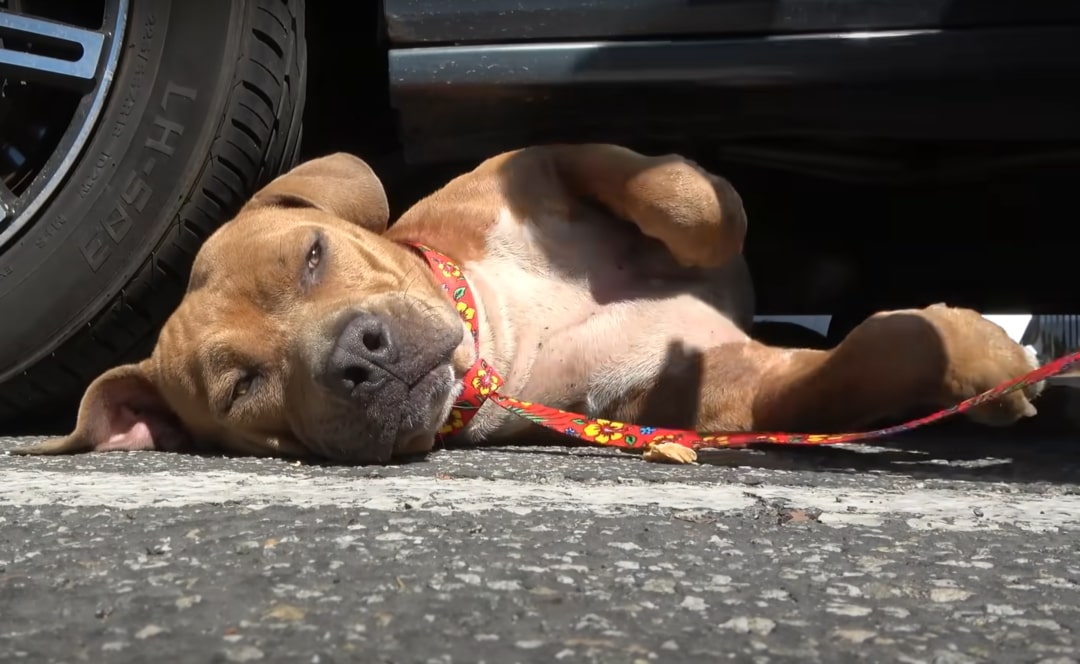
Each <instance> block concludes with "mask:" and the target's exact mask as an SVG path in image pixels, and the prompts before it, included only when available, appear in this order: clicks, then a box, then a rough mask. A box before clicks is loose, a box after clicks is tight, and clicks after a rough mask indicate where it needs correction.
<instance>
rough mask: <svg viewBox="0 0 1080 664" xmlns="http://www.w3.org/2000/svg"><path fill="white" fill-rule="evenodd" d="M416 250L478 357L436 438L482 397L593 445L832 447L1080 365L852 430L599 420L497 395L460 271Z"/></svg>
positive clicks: (1067, 362)
mask: <svg viewBox="0 0 1080 664" xmlns="http://www.w3.org/2000/svg"><path fill="white" fill-rule="evenodd" d="M414 246H416V248H417V249H419V250H420V253H421V254H422V255H423V257H424V259H425V260H427V262H428V265H429V266H430V267H431V270H432V273H433V274H434V275H435V279H436V280H437V281H438V282H439V284H440V286H441V287H442V289H443V291H445V292H446V295H447V297H449V298H450V300H451V301H452V302H453V303H454V306H455V307H456V308H457V311H458V313H459V314H460V315H461V319H462V320H463V321H464V322H465V324H466V325H467V326H468V328H469V332H470V333H471V334H472V336H473V341H474V343H475V344H476V355H477V359H476V362H475V363H474V364H473V366H472V367H471V368H470V369H469V371H468V372H467V373H466V374H465V378H464V382H465V390H464V391H463V392H462V394H461V396H460V397H458V400H457V402H455V403H454V407H453V408H452V409H451V411H450V417H449V419H448V420H447V422H446V424H445V425H444V426H443V428H442V429H441V430H440V432H439V434H440V436H448V435H452V434H454V433H456V432H458V431H460V430H462V429H464V428H465V427H466V426H467V425H468V423H469V421H470V420H471V419H472V418H473V417H474V416H475V415H476V413H477V411H479V410H480V407H481V406H482V405H483V404H484V402H485V401H491V402H493V403H495V404H496V405H498V406H500V407H502V408H504V409H506V410H507V411H509V412H511V413H513V414H515V415H517V416H519V417H523V418H525V419H526V420H529V421H530V422H533V423H535V424H539V425H540V426H542V427H546V428H548V429H551V430H552V431H557V432H559V433H561V434H563V435H565V436H570V437H572V438H577V439H579V440H581V441H583V442H586V443H591V444H593V445H604V446H607V447H618V448H622V449H642V450H644V449H647V448H648V447H649V446H651V445H653V444H658V443H676V444H678V445H682V446H683V447H689V448H691V449H695V450H697V449H708V448H722V447H742V446H745V445H751V444H754V443H770V444H780V445H835V444H837V443H851V442H855V441H862V440H872V439H876V438H884V437H886V436H892V435H895V434H898V433H902V432H904V431H911V430H912V429H917V428H919V427H922V426H925V425H927V424H930V423H932V422H937V421H939V420H943V419H945V418H947V417H952V416H953V415H956V414H958V413H963V412H965V411H968V410H971V409H972V408H974V407H975V406H978V405H979V404H982V403H986V402H987V401H992V400H994V399H997V398H999V397H1002V396H1005V395H1006V394H1009V393H1010V392H1014V391H1016V390H1021V389H1024V388H1025V387H1027V386H1029V385H1032V384H1034V383H1038V382H1039V381H1041V380H1045V379H1046V378H1049V377H1051V376H1056V375H1058V374H1061V373H1064V372H1066V371H1068V370H1070V369H1072V368H1074V367H1075V366H1077V365H1078V364H1080V351H1076V352H1073V353H1069V354H1068V355H1065V356H1063V357H1059V358H1058V359H1056V360H1054V361H1052V362H1049V363H1047V364H1044V365H1043V366H1041V367H1039V368H1038V369H1035V370H1034V371H1030V372H1028V373H1026V374H1024V375H1023V376H1020V377H1019V378H1015V379H1013V380H1010V381H1007V382H1005V383H1002V384H1001V385H998V386H996V387H993V388H991V389H989V390H987V391H985V392H983V393H982V394H978V395H975V396H973V397H971V398H970V399H967V400H965V401H962V402H960V403H958V404H957V405H955V406H953V407H951V408H946V409H944V410H939V411H937V412H936V413H931V414H930V415H926V416H925V417H920V418H917V419H914V420H909V421H907V422H904V423H902V424H896V425H893V426H889V427H885V428H883V429H874V430H873V431H862V432H852V433H754V432H746V433H715V434H703V433H699V432H696V431H685V430H682V429H665V428H661V427H647V426H639V425H637V424H629V423H626V422H616V421H612V420H605V419H600V418H595V419H594V418H589V417H586V416H584V415H580V414H578V413H571V412H567V411H565V410H559V409H558V408H551V407H549V406H544V405H541V404H537V403H532V402H529V401H521V400H518V399H515V398H513V397H508V396H506V395H503V394H500V393H499V391H498V390H499V387H501V386H502V384H503V380H502V378H501V377H500V376H499V374H498V373H497V372H496V371H495V369H494V368H493V367H491V366H490V365H489V364H488V363H487V362H486V361H485V360H484V359H482V358H481V357H480V331H479V325H478V322H479V321H478V320H477V313H476V299H475V298H474V297H473V294H472V289H471V288H469V284H468V282H467V281H466V280H465V275H464V274H462V272H461V269H460V268H458V267H457V266H456V265H454V263H453V262H452V261H451V260H450V259H449V258H447V257H446V256H444V255H443V254H440V253H439V252H437V251H435V250H433V249H431V248H430V247H427V246H424V245H421V244H416V245H414Z"/></svg>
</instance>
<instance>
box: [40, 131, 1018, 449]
mask: <svg viewBox="0 0 1080 664" xmlns="http://www.w3.org/2000/svg"><path fill="white" fill-rule="evenodd" d="M387 217H388V207H387V202H386V198H385V194H384V193H383V188H382V185H381V184H380V182H379V180H378V179H377V178H376V176H375V175H374V173H372V171H371V170H370V169H369V168H368V167H367V165H366V164H364V163H363V162H362V161H360V160H359V159H357V158H355V157H352V156H348V155H344V154H336V155H332V156H329V157H325V158H322V159H316V160H314V161H310V162H308V163H305V164H302V165H300V166H298V167H297V168H296V169H294V170H293V171H291V172H289V173H287V174H285V175H283V176H281V177H279V178H278V179H276V180H275V181H273V182H272V183H270V184H269V185H268V186H267V187H266V188H264V189H263V190H262V191H260V192H259V193H258V194H256V195H255V197H254V198H253V199H252V200H251V201H250V202H249V203H248V204H247V205H246V206H245V207H244V208H243V209H242V210H241V211H240V213H239V214H238V215H237V217H236V218H235V219H233V220H232V221H230V222H229V223H227V224H225V225H224V226H223V227H222V228H221V229H220V230H218V231H217V232H216V233H215V234H214V235H213V236H212V237H211V238H210V239H209V240H207V242H206V244H205V246H203V248H202V250H201V251H200V252H199V254H198V256H197V258H196V260H195V264H194V267H193V270H192V275H191V281H190V285H189V288H188V291H187V294H186V296H185V298H184V300H183V302H182V303H181V304H180V306H179V308H178V309H177V310H176V312H175V313H174V314H173V315H172V317H171V318H170V319H169V320H168V321H167V323H166V324H165V326H164V328H163V330H162V332H161V335H160V338H159V340H158V343H157V346H156V348H155V349H154V351H153V353H152V355H151V357H150V358H148V359H147V360H145V361H143V362H140V363H138V364H133V365H127V366H121V367H117V368H115V369H112V370H111V371H108V372H106V373H105V374H103V375H102V376H100V377H99V378H98V379H97V380H95V381H94V382H93V384H92V385H91V386H90V387H89V389H88V390H87V392H86V395H85V396H84V398H83V401H82V405H81V408H80V410H79V420H78V425H77V427H76V430H75V431H74V433H72V434H71V435H69V436H67V437H65V438H60V439H56V440H51V441H47V442H45V443H42V444H41V445H39V446H36V447H33V448H30V449H28V450H24V451H25V452H30V453H65V452H80V451H91V450H134V449H160V450H177V451H188V450H190V451H219V452H231V453H245V454H256V455H281V456H293V455H298V456H310V457H321V458H326V459H331V460H336V461H341V462H350V463H366V462H386V461H388V460H389V459H391V457H395V456H400V455H405V454H416V453H423V452H426V451H428V450H430V449H431V448H432V446H433V444H434V441H435V436H436V432H437V431H438V429H439V427H440V426H441V425H442V423H443V422H444V421H445V420H446V418H447V414H448V412H449V410H450V407H451V405H452V403H453V401H454V399H455V397H456V396H457V394H458V393H459V391H460V389H461V388H460V381H461V378H462V376H463V375H464V373H465V372H466V370H468V368H469V367H470V366H471V365H472V363H473V362H474V360H475V350H474V347H473V344H472V340H471V339H470V338H469V335H467V334H466V333H465V332H464V329H465V328H464V325H463V323H462V321H461V319H460V318H459V315H458V313H457V311H456V310H455V308H454V307H453V306H452V304H451V303H450V302H449V300H447V299H446V298H445V296H444V295H443V293H442V292H441V291H440V290H439V288H438V286H437V285H436V282H435V280H434V279H433V277H432V275H431V273H430V272H429V269H428V267H427V266H426V265H425V263H424V262H423V260H422V258H421V257H420V256H419V255H418V254H417V252H416V251H414V250H413V249H411V248H409V247H408V246H407V245H406V244H405V243H407V242H422V243H424V244H427V245H429V246H431V247H433V248H435V249H437V250H438V251H440V252H442V253H444V254H446V255H448V256H449V257H450V258H451V259H453V260H454V261H455V262H457V263H458V264H459V265H460V266H462V269H463V271H464V273H465V274H466V276H467V277H468V279H469V281H470V283H471V285H472V288H473V290H474V291H475V294H476V297H477V300H478V302H477V309H478V311H477V314H478V316H479V317H480V321H481V323H480V325H481V336H480V339H481V353H482V354H483V355H484V357H485V358H486V359H487V360H488V361H489V362H491V363H492V364H494V366H495V367H496V368H497V369H498V370H499V371H500V372H501V373H502V375H503V377H504V378H505V380H506V384H505V386H504V390H503V391H504V392H505V393H506V394H509V395H512V396H516V397H518V398H521V399H527V400H531V401H536V402H540V403H544V404H546V405H549V406H555V407H560V408H565V409H570V410H578V411H584V412H586V413H588V414H589V415H591V416H600V417H608V418H614V419H619V420H624V421H632V422H636V423H640V424H649V425H656V426H669V427H680V428H688V427H692V428H697V429H699V430H706V431H733V430H774V431H775V430H799V431H812V430H824V431H833V430H851V429H854V428H857V427H861V426H864V425H867V424H870V423H872V422H874V421H876V420H878V419H881V418H888V417H892V416H899V415H902V414H904V413H907V412H908V411H911V410H912V409H920V408H937V407H941V406H947V405H952V404H955V403H956V402H958V401H959V400H961V399H964V398H966V397H969V396H972V395H974V394H976V393H978V392H980V391H982V390H984V389H986V388H989V387H991V386H993V385H995V384H997V383H998V382H1000V381H1002V380H1005V379H1008V378H1012V377H1015V376H1018V375H1020V374H1022V373H1025V372H1027V371H1028V370H1029V369H1031V368H1032V366H1033V363H1032V360H1031V358H1029V356H1028V355H1027V354H1026V353H1025V351H1024V350H1023V349H1022V348H1021V347H1020V346H1018V345H1017V344H1015V343H1014V342H1013V341H1011V340H1010V339H1009V338H1008V336H1007V335H1006V334H1005V332H1004V331H1003V330H1002V329H1001V328H999V327H997V326H996V325H994V324H992V323H990V322H988V321H986V320H985V319H983V318H982V317H981V316H979V314H977V313H976V312H973V311H970V310H961V309H954V308H948V307H946V306H944V305H935V306H932V307H929V308H926V309H921V310H909V311H902V312H890V313H882V314H878V315H876V316H873V317H871V318H870V319H869V320H867V321H866V322H864V323H863V324H861V325H860V326H859V327H857V328H856V329H855V330H853V331H852V332H851V334H850V335H849V336H848V337H847V338H846V339H845V340H844V341H843V342H842V343H841V344H840V345H839V346H838V347H836V348H835V349H833V350H831V351H816V350H789V349H780V348H772V347H768V346H765V345H762V344H760V343H758V342H755V341H753V340H751V339H750V338H749V337H748V336H747V334H746V331H745V330H746V329H747V328H748V326H749V325H750V322H751V319H752V314H753V311H752V306H753V295H752V288H751V283H750V277H749V274H748V272H747V269H746V266H745V263H744V261H743V258H742V255H741V251H742V245H743V239H744V236H745V234H746V217H745V214H744V212H743V207H742V201H741V200H740V198H739V196H738V194H737V193H736V192H735V190H734V189H733V188H732V187H731V185H730V184H728V182H726V181H725V180H723V179H721V178H719V177H716V176H713V175H710V174H708V173H706V172H704V171H702V170H701V169H700V168H698V167H697V166H696V165H695V164H693V163H690V162H688V161H686V160H684V159H682V158H680V157H677V156H664V157H646V156H642V155H640V154H637V153H635V152H632V151H629V150H626V149H623V148H619V147H616V146H610V145H577V146H548V147H533V148H527V149H524V150H519V151H515V152H510V153H506V154H503V155H500V156H498V157H495V158H493V159H489V160H487V161H486V162H484V163H482V164H481V165H480V166H479V167H477V168H476V169H475V170H473V171H472V172H470V173H467V174H465V175H462V176H460V177H458V178H456V179H454V180H453V181H451V182H450V183H449V184H448V185H446V186H445V187H444V188H443V189H441V190H440V191H438V192H436V193H435V194H433V195H431V196H429V197H428V198H426V199H424V200H423V201H421V202H420V203H418V204H417V205H415V206H414V207H413V208H412V209H411V210H409V211H408V212H407V213H406V214H405V215H404V216H403V217H402V218H401V219H400V221H398V222H397V223H396V224H394V225H393V226H392V227H391V228H390V229H389V230H387V221H388V219H387ZM1037 391H1038V390H1037V389H1036V390H1031V391H1029V392H1028V393H1027V394H1023V393H1014V394H1012V395H1010V396H1008V397H1007V398H1005V399H1003V400H1001V401H998V402H995V403H992V404H987V405H985V406H983V407H981V408H980V409H978V410H977V411H975V412H973V413H972V416H973V417H974V418H975V419H977V420H980V421H984V422H987V423H991V424H1008V423H1011V422H1013V421H1015V420H1017V419H1018V418H1021V417H1025V416H1031V415H1034V414H1035V408H1034V407H1033V406H1032V405H1031V403H1030V400H1029V399H1031V398H1034V396H1035V395H1036V394H1037ZM530 426H532V425H530V424H528V423H527V422H525V421H524V420H521V419H518V418H515V417H513V416H511V415H508V414H507V413H505V412H503V411H502V410H500V409H499V408H498V407H497V406H495V405H494V404H487V405H486V406H485V407H484V408H483V409H482V410H481V411H480V413H479V415H478V416H477V417H476V418H475V419H474V420H473V421H472V423H471V424H470V425H469V427H468V428H467V429H466V430H465V431H464V432H463V433H462V435H461V439H463V440H464V441H466V442H472V443H479V442H498V441H505V440H507V439H511V438H521V437H528V439H529V440H536V438H535V436H536V434H537V432H536V431H533V430H530V429H529V427H530Z"/></svg>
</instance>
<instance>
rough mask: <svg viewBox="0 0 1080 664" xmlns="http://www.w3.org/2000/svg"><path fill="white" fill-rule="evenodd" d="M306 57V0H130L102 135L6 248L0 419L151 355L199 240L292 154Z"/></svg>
mask: <svg viewBox="0 0 1080 664" xmlns="http://www.w3.org/2000/svg"><path fill="white" fill-rule="evenodd" d="M306 57H307V56H306V47H305V41H304V3H303V0H233V1H231V2H216V1H214V2H211V1H209V0H129V5H128V13H127V20H126V27H125V29H124V31H123V45H122V51H121V55H120V56H119V60H118V64H117V67H116V69H115V72H114V75H113V80H112V83H111V87H110V88H109V92H108V97H107V100H106V101H105V103H104V106H103V107H102V110H101V112H100V115H99V118H98V121H97V123H96V125H95V126H94V128H93V133H92V134H91V135H90V137H89V138H88V139H87V141H86V142H85V144H84V146H83V148H82V150H81V151H80V154H79V155H78V158H77V161H76V162H75V163H74V164H73V165H72V166H71V168H70V171H69V172H68V174H67V175H66V177H65V178H64V179H63V180H62V183H61V184H60V185H59V186H58V188H57V189H56V191H55V193H54V194H53V195H52V196H51V198H50V199H49V200H48V202H47V203H46V204H45V205H44V206H43V207H42V208H41V209H40V210H39V212H38V213H37V214H36V216H35V217H34V218H33V219H32V221H31V223H29V224H27V225H26V227H25V228H24V229H23V230H22V231H21V235H20V236H19V237H17V238H16V239H15V240H14V241H12V242H9V243H7V245H6V246H4V247H3V248H2V253H0V314H2V315H3V322H2V323H0V420H4V421H13V420H18V419H25V418H27V417H34V416H36V415H42V414H48V413H49V412H50V411H52V412H56V409H57V407H58V406H59V405H60V404H63V405H64V406H67V405H69V404H71V403H74V402H75V400H77V399H78V398H79V396H81V393H82V391H83V390H84V389H85V387H86V386H87V385H88V384H89V382H90V381H91V380H92V379H93V378H94V377H95V376H97V375H98V374H99V373H101V372H102V371H104V370H106V369H108V368H110V367H112V366H115V365H117V364H120V363H123V362H128V361H134V360H137V359H141V358H143V357H146V355H147V354H148V353H149V351H150V349H151V348H152V346H153V342H154V341H155V339H156V336H157V332H158V330H159V329H160V325H161V323H162V322H163V321H164V320H165V318H166V317H167V316H168V315H169V314H170V313H171V311H172V310H173V309H174V308H175V306H176V304H177V302H178V301H179V299H180V297H181V296H182V295H183V292H184V290H185V288H186V285H187V278H188V273H189V270H190V266H191V263H192V260H193V258H194V256H195V253H196V252H197V251H198V249H199V247H200V246H201V244H202V243H203V241H204V240H205V239H206V238H207V237H208V236H209V235H210V233H212V232H213V231H214V229H215V228H217V227H218V226H219V225H220V224H221V223H222V222H223V221H225V220H226V219H228V218H229V217H230V216H231V215H232V214H234V213H235V211H236V210H237V209H238V208H239V206H240V205H241V204H242V203H243V202H244V200H245V199H246V198H247V197H248V196H250V195H251V193H253V192H254V191H255V190H256V189H257V188H258V187H259V186H261V185H262V184H264V183H265V182H267V181H268V180H269V179H271V178H272V177H273V176H275V175H277V174H279V173H280V172H282V171H283V170H286V169H287V168H289V167H290V166H292V165H293V164H294V163H295V161H296V158H297V153H298V149H299V144H300V138H301V136H300V134H301V115H302V111H303V107H304V92H305V78H306V66H307V65H306ZM64 413H65V414H67V413H66V411H64ZM71 415H74V413H73V412H72V413H71Z"/></svg>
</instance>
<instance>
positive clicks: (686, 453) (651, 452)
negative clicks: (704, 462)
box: [641, 443, 697, 464]
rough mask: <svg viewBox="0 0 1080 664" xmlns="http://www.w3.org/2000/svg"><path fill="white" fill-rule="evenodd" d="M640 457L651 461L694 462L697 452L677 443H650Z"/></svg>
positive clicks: (695, 461)
mask: <svg viewBox="0 0 1080 664" xmlns="http://www.w3.org/2000/svg"><path fill="white" fill-rule="evenodd" d="M641 458H643V459H645V460H646V461H650V462H652V463H679V464H696V463H697V452H695V451H694V450H693V449H691V448H689V447H686V446H685V445H680V444H678V443H651V444H650V445H649V446H648V447H647V448H646V449H645V453H644V454H642V455H641Z"/></svg>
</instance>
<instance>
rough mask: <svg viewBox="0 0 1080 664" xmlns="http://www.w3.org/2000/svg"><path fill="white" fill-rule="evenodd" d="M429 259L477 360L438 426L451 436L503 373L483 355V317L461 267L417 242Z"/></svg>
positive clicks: (481, 402)
mask: <svg viewBox="0 0 1080 664" xmlns="http://www.w3.org/2000/svg"><path fill="white" fill-rule="evenodd" d="M414 246H415V247H416V248H417V249H419V250H420V254H421V255H422V256H423V257H424V260H426V261H427V263H428V266H429V267H430V268H431V273H432V274H433V275H435V280H436V281H438V282H439V286H440V287H441V288H442V289H443V292H445V293H446V296H447V297H448V298H450V301H451V302H453V303H454V307H455V308H456V309H457V312H458V315H460V316H461V320H462V321H463V322H464V323H465V326H466V327H467V328H468V329H469V333H470V334H472V337H473V344H474V346H475V347H476V360H475V361H474V362H473V365H472V367H470V368H469V371H468V372H466V374H465V377H464V378H463V379H462V380H463V382H464V390H462V392H461V395H460V396H459V397H458V398H457V401H455V402H454V406H453V408H451V409H450V417H449V418H447V420H446V424H444V425H443V427H442V429H440V430H439V435H440V436H451V435H453V434H455V433H457V432H458V431H461V430H462V429H464V428H465V427H466V426H467V425H468V424H469V421H470V420H472V418H473V417H475V416H476V413H477V412H478V411H479V410H480V406H482V405H484V402H485V401H487V400H488V398H490V397H491V395H493V394H494V393H495V391H496V390H497V389H499V387H500V386H502V383H503V381H502V377H500V376H499V374H498V373H497V372H496V371H495V369H494V368H493V367H491V366H490V365H489V364H488V363H487V361H486V360H484V358H482V357H481V356H480V318H479V316H478V315H477V313H476V298H475V297H473V292H472V288H470V287H469V282H468V281H466V279H465V275H464V274H462V273H461V268H459V267H458V266H457V265H454V264H453V263H452V262H451V261H450V259H449V258H447V257H446V256H444V255H443V254H440V253H439V252H437V251H435V250H434V249H432V248H430V247H427V246H425V245H422V244H417V245H414Z"/></svg>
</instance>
